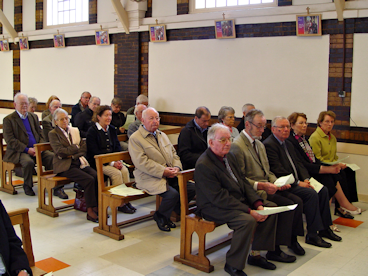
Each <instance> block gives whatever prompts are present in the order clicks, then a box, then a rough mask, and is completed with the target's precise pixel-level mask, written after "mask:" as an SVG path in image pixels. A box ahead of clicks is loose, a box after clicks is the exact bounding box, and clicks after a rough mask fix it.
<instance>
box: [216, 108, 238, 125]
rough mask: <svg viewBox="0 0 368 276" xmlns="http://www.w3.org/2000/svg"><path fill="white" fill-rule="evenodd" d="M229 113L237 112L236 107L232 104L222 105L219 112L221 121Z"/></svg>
mask: <svg viewBox="0 0 368 276" xmlns="http://www.w3.org/2000/svg"><path fill="white" fill-rule="evenodd" d="M228 113H233V114H235V110H234V108H232V107H231V106H222V107H221V108H220V110H219V112H218V120H219V122H220V123H222V119H224V118H225V117H226V115H227V114H228Z"/></svg>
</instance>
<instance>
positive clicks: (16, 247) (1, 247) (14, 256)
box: [0, 200, 32, 276]
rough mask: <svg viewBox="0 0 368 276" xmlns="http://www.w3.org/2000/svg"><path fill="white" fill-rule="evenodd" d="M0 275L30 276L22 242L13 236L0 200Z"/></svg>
mask: <svg viewBox="0 0 368 276" xmlns="http://www.w3.org/2000/svg"><path fill="white" fill-rule="evenodd" d="M0 275H10V276H27V275H32V270H31V268H30V267H29V262H28V258H27V255H26V253H25V252H24V251H23V248H22V241H21V240H20V239H19V238H18V236H17V234H15V231H14V228H13V225H12V223H11V221H10V218H9V215H8V213H7V212H6V210H5V208H4V205H3V203H2V202H1V200H0Z"/></svg>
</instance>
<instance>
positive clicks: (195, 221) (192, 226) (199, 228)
mask: <svg viewBox="0 0 368 276" xmlns="http://www.w3.org/2000/svg"><path fill="white" fill-rule="evenodd" d="M193 178H194V169H191V170H186V171H182V172H181V173H180V174H179V175H178V179H179V189H180V204H181V226H180V227H181V229H180V231H181V232H180V234H181V235H180V254H179V255H176V256H175V257H174V261H177V262H180V263H182V264H185V265H188V266H191V267H194V268H196V269H198V270H201V271H204V272H207V273H209V272H212V271H213V270H214V267H213V265H211V263H210V260H209V259H208V258H207V257H206V254H208V253H210V252H213V251H214V250H216V249H218V248H219V247H224V246H225V245H227V244H228V243H229V241H230V240H231V238H232V232H231V233H229V235H228V236H226V237H224V238H222V239H220V240H218V241H215V242H214V243H212V244H211V245H208V246H207V247H206V234H207V233H210V232H212V231H214V230H215V228H216V227H217V226H219V225H220V224H216V223H214V222H213V221H207V220H204V219H203V218H201V217H199V216H197V215H195V214H190V213H191V212H193V211H194V208H193V207H192V208H190V207H189V204H188V194H187V182H188V181H189V180H193ZM194 232H196V233H197V235H198V250H196V251H193V248H192V243H193V233H194Z"/></svg>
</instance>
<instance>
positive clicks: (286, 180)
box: [273, 174, 295, 187]
mask: <svg viewBox="0 0 368 276" xmlns="http://www.w3.org/2000/svg"><path fill="white" fill-rule="evenodd" d="M294 182H295V178H294V176H293V175H292V174H289V175H286V176H282V177H279V178H277V179H276V181H275V183H273V184H275V185H276V186H277V187H282V186H284V185H287V184H293V183H294Z"/></svg>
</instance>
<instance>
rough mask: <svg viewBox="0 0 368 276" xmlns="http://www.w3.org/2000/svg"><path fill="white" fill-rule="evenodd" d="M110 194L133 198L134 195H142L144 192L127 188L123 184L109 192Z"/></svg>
mask: <svg viewBox="0 0 368 276" xmlns="http://www.w3.org/2000/svg"><path fill="white" fill-rule="evenodd" d="M109 192H110V193H112V194H114V195H120V196H134V195H143V194H144V192H143V191H141V190H138V189H134V188H132V187H127V186H126V185H125V184H121V185H119V186H116V187H114V188H111V189H110V190H109Z"/></svg>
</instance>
